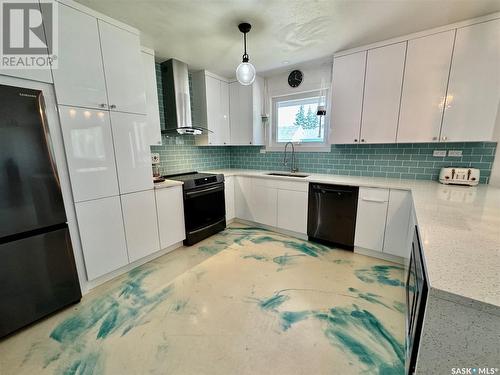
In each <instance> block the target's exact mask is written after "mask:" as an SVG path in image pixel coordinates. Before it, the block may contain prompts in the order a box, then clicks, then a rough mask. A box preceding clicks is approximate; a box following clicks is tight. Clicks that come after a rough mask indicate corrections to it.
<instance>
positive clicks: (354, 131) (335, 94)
mask: <svg viewBox="0 0 500 375" xmlns="http://www.w3.org/2000/svg"><path fill="white" fill-rule="evenodd" d="M365 64H366V51H363V52H358V53H353V54H351V55H346V56H340V57H336V58H335V59H334V60H333V91H332V130H331V132H330V142H331V143H335V144H342V143H358V142H359V131H360V126H361V108H362V105H363V87H364V80H365Z"/></svg>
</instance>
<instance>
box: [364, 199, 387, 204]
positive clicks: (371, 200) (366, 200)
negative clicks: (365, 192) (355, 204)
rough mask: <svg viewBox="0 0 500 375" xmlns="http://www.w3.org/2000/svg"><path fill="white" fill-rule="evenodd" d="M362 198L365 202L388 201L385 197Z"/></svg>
mask: <svg viewBox="0 0 500 375" xmlns="http://www.w3.org/2000/svg"><path fill="white" fill-rule="evenodd" d="M361 200H363V201H365V202H373V203H386V202H387V201H386V200H384V199H373V198H361Z"/></svg>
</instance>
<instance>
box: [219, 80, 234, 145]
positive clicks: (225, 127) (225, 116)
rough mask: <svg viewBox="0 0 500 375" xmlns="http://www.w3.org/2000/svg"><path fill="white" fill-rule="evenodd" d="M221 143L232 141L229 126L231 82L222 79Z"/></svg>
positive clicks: (226, 143) (225, 143)
mask: <svg viewBox="0 0 500 375" xmlns="http://www.w3.org/2000/svg"><path fill="white" fill-rule="evenodd" d="M219 121H220V127H219V136H218V139H219V144H223V145H228V144H230V143H231V130H230V127H229V83H228V82H224V81H220V114H219Z"/></svg>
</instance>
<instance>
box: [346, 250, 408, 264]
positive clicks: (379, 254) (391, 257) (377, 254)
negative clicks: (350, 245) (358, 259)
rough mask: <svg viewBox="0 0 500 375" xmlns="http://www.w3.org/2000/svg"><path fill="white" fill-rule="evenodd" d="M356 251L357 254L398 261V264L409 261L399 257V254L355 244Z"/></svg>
mask: <svg viewBox="0 0 500 375" xmlns="http://www.w3.org/2000/svg"><path fill="white" fill-rule="evenodd" d="M354 252H355V253H356V254H361V255H366V256H369V257H372V258H377V259H383V260H387V261H389V262H393V263H398V264H402V265H404V264H405V263H407V262H405V259H404V258H402V257H398V256H397V255H392V254H387V253H382V252H381V251H376V250H370V249H365V248H362V247H357V246H355V247H354Z"/></svg>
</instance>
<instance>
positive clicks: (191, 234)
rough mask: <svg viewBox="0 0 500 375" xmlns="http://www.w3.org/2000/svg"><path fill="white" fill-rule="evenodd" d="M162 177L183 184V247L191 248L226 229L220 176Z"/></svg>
mask: <svg viewBox="0 0 500 375" xmlns="http://www.w3.org/2000/svg"><path fill="white" fill-rule="evenodd" d="M163 177H164V178H165V179H168V180H177V181H182V182H183V183H184V184H183V185H182V189H183V197H184V224H185V227H186V239H185V240H184V245H187V246H191V245H194V244H195V243H197V242H200V241H201V240H203V239H205V238H207V237H210V236H211V235H213V234H215V233H218V232H220V231H222V230H224V229H225V228H226V201H225V198H224V175H223V174H212V173H198V172H188V173H179V174H173V175H166V176H163Z"/></svg>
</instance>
